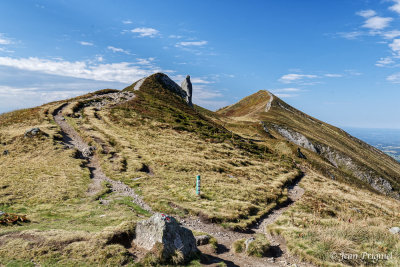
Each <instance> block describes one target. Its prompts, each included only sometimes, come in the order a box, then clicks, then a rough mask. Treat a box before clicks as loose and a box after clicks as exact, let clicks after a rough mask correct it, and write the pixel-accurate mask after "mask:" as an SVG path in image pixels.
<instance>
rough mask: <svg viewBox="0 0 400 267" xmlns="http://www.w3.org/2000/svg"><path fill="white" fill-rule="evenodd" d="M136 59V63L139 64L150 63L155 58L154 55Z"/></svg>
mask: <svg viewBox="0 0 400 267" xmlns="http://www.w3.org/2000/svg"><path fill="white" fill-rule="evenodd" d="M136 60H137V64H139V65H150V64H152V62H153V61H154V60H155V58H154V57H149V58H137V59H136Z"/></svg>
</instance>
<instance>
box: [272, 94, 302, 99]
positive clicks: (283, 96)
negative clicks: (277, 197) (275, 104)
mask: <svg viewBox="0 0 400 267" xmlns="http://www.w3.org/2000/svg"><path fill="white" fill-rule="evenodd" d="M275 95H276V96H277V97H280V98H290V97H296V96H299V95H297V94H275Z"/></svg>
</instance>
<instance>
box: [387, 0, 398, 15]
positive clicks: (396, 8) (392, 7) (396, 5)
mask: <svg viewBox="0 0 400 267" xmlns="http://www.w3.org/2000/svg"><path fill="white" fill-rule="evenodd" d="M393 2H394V5H393V6H391V7H389V9H390V10H392V11H394V12H397V13H399V14H400V0H393Z"/></svg>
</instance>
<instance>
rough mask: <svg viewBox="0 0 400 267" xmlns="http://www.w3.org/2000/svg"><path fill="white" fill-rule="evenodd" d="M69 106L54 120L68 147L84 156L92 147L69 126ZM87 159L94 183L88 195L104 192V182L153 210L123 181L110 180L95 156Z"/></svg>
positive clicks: (57, 111) (146, 208)
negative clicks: (64, 113)
mask: <svg viewBox="0 0 400 267" xmlns="http://www.w3.org/2000/svg"><path fill="white" fill-rule="evenodd" d="M66 106H67V104H64V105H63V106H61V107H60V108H58V109H57V110H55V112H54V114H53V115H54V120H55V122H56V123H57V124H58V125H59V126H60V128H61V131H62V132H61V134H62V136H63V142H64V144H65V145H66V146H68V147H70V148H76V149H78V150H79V151H80V152H81V154H82V155H85V154H87V151H90V146H89V145H88V144H87V143H86V142H85V141H84V140H83V139H82V137H81V136H80V135H79V133H78V132H76V131H75V129H74V128H73V127H72V126H71V125H69V124H68V122H67V121H66V120H65V118H64V116H63V115H62V111H63V109H64V108H65V107H66ZM83 157H84V158H86V159H87V161H88V163H87V167H88V168H89V170H90V176H91V178H92V183H91V184H90V185H89V189H88V193H89V195H95V194H97V193H98V192H100V191H101V190H102V182H103V181H105V182H108V183H110V184H111V186H112V191H113V192H115V193H116V194H117V195H120V196H127V197H131V198H132V199H133V202H134V203H135V204H137V205H139V206H140V207H141V208H142V209H144V210H147V211H150V212H151V208H150V206H149V205H147V204H146V203H145V202H144V201H143V200H142V198H141V197H140V196H139V195H137V194H136V193H135V192H134V190H133V189H132V188H130V187H129V186H127V185H126V184H124V183H122V182H121V181H114V180H112V179H110V178H108V177H107V176H106V175H105V174H104V172H103V171H102V170H101V167H100V163H99V159H98V157H97V156H96V155H95V154H91V155H88V156H83Z"/></svg>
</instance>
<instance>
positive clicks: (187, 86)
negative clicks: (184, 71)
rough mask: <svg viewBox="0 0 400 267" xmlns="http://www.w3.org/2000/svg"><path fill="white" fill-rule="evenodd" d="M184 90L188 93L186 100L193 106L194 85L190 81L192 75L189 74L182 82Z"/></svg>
mask: <svg viewBox="0 0 400 267" xmlns="http://www.w3.org/2000/svg"><path fill="white" fill-rule="evenodd" d="M181 88H182V90H184V91H185V92H186V94H187V96H186V102H187V103H188V104H189V106H191V107H192V106H193V103H192V94H193V87H192V82H191V81H190V76H189V75H187V76H186V79H185V80H183V82H182V84H181Z"/></svg>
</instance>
